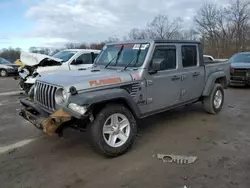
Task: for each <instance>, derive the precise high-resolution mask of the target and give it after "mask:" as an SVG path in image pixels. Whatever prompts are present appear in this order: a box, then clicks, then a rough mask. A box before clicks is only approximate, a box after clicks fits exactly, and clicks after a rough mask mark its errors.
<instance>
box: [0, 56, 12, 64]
mask: <svg viewBox="0 0 250 188" xmlns="http://www.w3.org/2000/svg"><path fill="white" fill-rule="evenodd" d="M0 64H12V63H11V62H9V61H8V60H6V59H4V58H1V57H0Z"/></svg>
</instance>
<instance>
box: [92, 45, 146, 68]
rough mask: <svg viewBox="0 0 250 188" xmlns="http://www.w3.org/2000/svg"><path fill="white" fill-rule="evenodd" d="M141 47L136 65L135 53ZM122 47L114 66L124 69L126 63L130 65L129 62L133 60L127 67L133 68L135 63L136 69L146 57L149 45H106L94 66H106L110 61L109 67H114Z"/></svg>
mask: <svg viewBox="0 0 250 188" xmlns="http://www.w3.org/2000/svg"><path fill="white" fill-rule="evenodd" d="M140 45H141V52H140V54H139V56H138V62H137V63H136V59H137V58H134V57H135V56H136V55H137V52H138V50H139V47H140ZM122 46H123V49H122V51H121V54H120V56H119V58H118V60H117V63H116V66H122V67H125V66H126V65H127V64H128V63H130V61H131V60H133V62H132V63H130V65H129V67H134V64H135V63H136V67H140V66H141V65H142V64H143V62H144V60H145V57H146V55H147V52H148V48H149V44H148V43H147V44H115V45H107V46H105V47H104V48H103V50H102V51H101V53H100V55H99V56H98V57H97V59H96V61H95V64H96V65H107V64H108V63H109V62H110V61H111V60H112V59H114V60H113V61H112V63H111V64H110V66H112V65H114V64H115V62H116V58H115V57H116V56H117V53H118V52H119V50H120V49H121V47H122Z"/></svg>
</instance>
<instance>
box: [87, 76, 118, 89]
mask: <svg viewBox="0 0 250 188" xmlns="http://www.w3.org/2000/svg"><path fill="white" fill-rule="evenodd" d="M120 82H121V78H120V77H115V78H105V79H101V80H90V81H89V85H90V86H91V87H92V86H101V85H108V84H116V83H120Z"/></svg>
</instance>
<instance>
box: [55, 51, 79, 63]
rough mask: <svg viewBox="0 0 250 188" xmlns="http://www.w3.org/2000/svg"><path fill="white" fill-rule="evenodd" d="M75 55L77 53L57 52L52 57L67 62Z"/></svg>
mask: <svg viewBox="0 0 250 188" xmlns="http://www.w3.org/2000/svg"><path fill="white" fill-rule="evenodd" d="M75 54H76V51H61V52H57V53H56V54H54V55H53V56H52V57H55V58H58V59H62V62H66V61H68V60H69V59H70V58H71V57H72V56H73V55H75Z"/></svg>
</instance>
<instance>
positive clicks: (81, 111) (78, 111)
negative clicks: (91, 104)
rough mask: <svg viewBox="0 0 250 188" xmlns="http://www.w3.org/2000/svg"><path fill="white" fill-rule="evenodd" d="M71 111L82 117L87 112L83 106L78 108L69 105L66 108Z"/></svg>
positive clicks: (73, 104) (75, 105)
mask: <svg viewBox="0 0 250 188" xmlns="http://www.w3.org/2000/svg"><path fill="white" fill-rule="evenodd" d="M68 107H69V108H70V109H71V110H73V111H75V112H77V113H79V114H81V115H83V114H85V113H86V112H87V108H86V107H85V106H79V105H77V104H75V103H70V104H69V106H68Z"/></svg>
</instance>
